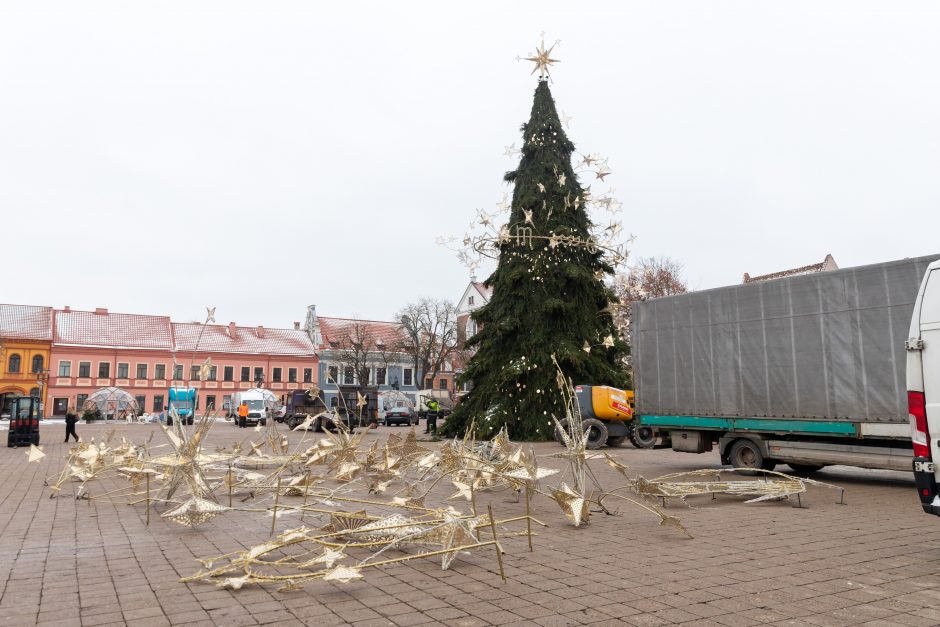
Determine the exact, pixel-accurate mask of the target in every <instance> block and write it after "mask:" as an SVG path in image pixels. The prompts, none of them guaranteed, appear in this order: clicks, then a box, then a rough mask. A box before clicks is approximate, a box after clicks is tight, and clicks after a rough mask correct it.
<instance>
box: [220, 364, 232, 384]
mask: <svg viewBox="0 0 940 627" xmlns="http://www.w3.org/2000/svg"><path fill="white" fill-rule="evenodd" d="M222 380H223V381H234V380H235V367H234V366H225V367H224V368H222Z"/></svg>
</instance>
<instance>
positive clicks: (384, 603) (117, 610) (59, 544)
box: [0, 422, 940, 625]
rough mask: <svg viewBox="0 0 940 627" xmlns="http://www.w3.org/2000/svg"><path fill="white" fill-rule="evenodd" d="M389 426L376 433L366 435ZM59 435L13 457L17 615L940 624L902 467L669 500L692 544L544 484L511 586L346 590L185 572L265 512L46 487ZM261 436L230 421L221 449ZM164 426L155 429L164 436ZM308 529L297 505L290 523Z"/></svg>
mask: <svg viewBox="0 0 940 627" xmlns="http://www.w3.org/2000/svg"><path fill="white" fill-rule="evenodd" d="M111 428H113V427H112V426H110V425H108V426H105V425H94V426H86V425H84V424H82V425H79V433H80V434H81V435H82V436H83V437H85V438H86V439H87V438H90V437H92V436H101V435H102V434H104V433H105V432H106V431H108V430H110V429H111ZM151 431H158V429H157V427H155V426H150V425H121V426H118V427H117V434H118V436H121V435H123V436H127V437H128V438H130V439H134V440H137V441H143V440H145V439H146V438H147V437H148V435H149V434H150V432H151ZM388 431H389V430H388V429H385V428H380V429H379V430H378V431H377V432H376V433H375V434H370V435H369V436H367V439H366V443H367V444H368V443H370V439H371V438H376V437H377V438H384V434H385V433H387V432H388ZM391 431H396V429H394V428H392V429H391ZM63 432H64V427H62V426H61V425H46V426H44V427H43V443H44V447H45V452H46V454H47V456H46V458H45V459H44V460H42V462H41V463H34V464H27V458H26V452H25V450H23V449H6V448H5V449H3V452H2V453H0V473H2V477H3V481H2V484H0V529H2V534H0V595H2V596H0V622H2V624H4V625H29V624H34V623H37V622H38V623H41V624H61V625H66V624H68V625H72V624H74V625H105V624H131V625H165V624H184V623H202V624H213V623H214V624H220V625H245V624H279V625H290V624H294V625H301V624H308V625H336V624H355V625H390V624H394V625H417V624H447V625H505V624H511V623H527V624H540V625H577V624H605V623H606V624H634V625H659V624H670V623H694V624H698V625H707V624H712V625H714V624H719V625H755V624H779V625H799V624H808V625H855V624H868V625H876V624H880V625H889V624H901V625H936V624H940V576H938V575H940V520H937V519H936V518H933V517H930V516H926V515H924V514H923V513H921V511H920V507H919V505H918V504H917V498H916V494H915V493H914V490H913V488H912V482H911V478H910V476H908V475H907V474H904V473H892V472H888V471H884V472H880V471H879V472H876V471H865V470H858V469H851V468H838V469H833V470H829V471H825V472H822V473H820V474H819V476H818V478H819V479H820V480H823V481H829V482H833V483H837V484H839V485H842V486H844V487H845V488H846V505H838V504H836V500H837V498H838V494H837V493H833V492H831V491H828V490H821V489H812V490H811V492H810V493H809V495H808V498H807V499H805V500H804V504H806V505H807V506H808V507H807V508H805V509H797V508H794V507H791V505H790V504H789V503H787V502H784V503H761V504H753V505H744V504H743V503H742V500H741V499H737V498H732V497H719V498H718V499H717V500H715V501H712V500H709V499H707V498H704V499H699V500H696V501H694V503H693V504H694V505H695V507H694V508H686V507H685V506H683V505H682V504H681V503H679V502H675V503H671V504H670V505H669V511H670V513H673V514H676V515H678V516H679V517H680V518H681V519H682V521H683V523H684V524H685V525H686V526H687V527H688V529H689V530H690V531H691V532H692V533H693V534H694V535H695V539H691V540H690V539H687V538H685V537H683V536H681V535H679V534H677V533H676V532H675V530H673V529H670V528H664V527H659V526H658V524H657V523H658V521H657V519H656V518H655V517H652V516H650V515H649V514H648V513H646V512H644V511H642V510H640V509H638V508H635V507H631V506H629V505H626V504H625V505H622V506H619V508H620V511H621V514H622V515H620V516H606V515H603V514H594V515H593V516H592V518H591V523H590V525H589V526H588V527H586V528H581V529H575V528H573V527H571V526H570V525H569V524H568V523H567V522H566V520H565V519H564V517H563V516H562V514H561V512H560V510H559V509H558V508H557V506H556V505H555V504H554V502H551V501H548V500H547V499H546V498H544V497H537V498H535V499H534V500H533V509H534V514H535V515H536V516H537V517H538V518H540V519H542V520H544V521H545V522H547V523H548V524H549V525H550V528H549V529H547V530H543V531H542V532H541V533H540V535H539V536H538V537H536V538H535V551H534V553H529V552H528V550H527V547H526V543H525V540H524V538H507V539H506V540H505V541H504V548H505V549H506V552H507V553H506V556H505V561H506V574H507V577H508V579H509V581H508V583H503V582H502V581H501V580H500V577H499V574H498V570H497V566H496V561H495V558H494V554H493V552H492V551H489V552H488V551H487V550H485V549H484V550H480V551H479V552H476V553H474V554H472V555H469V556H466V557H463V556H462V557H460V558H458V559H457V560H455V561H454V564H453V565H452V566H451V569H450V570H448V571H441V569H440V562H438V561H431V560H427V561H412V562H408V563H406V564H401V565H397V566H394V567H389V568H386V569H384V570H381V571H380V569H375V571H373V572H368V573H366V576H365V578H364V579H361V580H358V581H356V582H353V583H350V584H346V585H334V584H329V583H324V582H313V583H311V584H309V585H308V586H307V587H306V588H305V589H304V590H302V591H299V592H292V593H279V592H276V591H275V590H274V589H273V587H272V588H261V587H246V588H243V589H242V590H240V591H237V592H234V591H230V590H224V589H219V588H216V587H214V586H212V585H209V584H203V583H195V584H181V583H178V579H179V578H180V577H181V576H186V575H190V574H192V573H194V572H196V571H197V570H198V569H199V564H198V563H197V562H196V558H197V557H209V556H211V555H215V554H220V553H224V552H228V551H232V550H236V549H242V548H245V547H249V546H252V545H254V544H258V543H260V542H263V541H265V540H266V539H268V537H269V535H268V531H269V525H270V518H269V517H265V516H263V515H262V514H247V513H243V512H233V513H229V514H227V515H224V516H220V517H217V518H215V519H213V520H212V521H210V522H209V523H206V524H205V525H203V526H200V527H198V528H197V529H195V530H189V529H186V528H183V527H181V526H179V525H175V524H171V523H167V522H164V521H162V520H159V519H158V518H156V517H155V518H154V520H153V521H152V522H151V525H150V527H149V528H148V527H146V526H145V524H144V516H145V512H144V508H143V507H141V506H138V507H131V506H128V505H120V504H113V503H108V502H105V501H90V502H89V501H76V500H75V499H74V498H72V493H71V486H67V487H66V489H65V490H64V491H63V496H61V497H59V498H55V499H50V498H49V490H48V488H45V487H44V486H43V479H44V478H45V477H46V476H47V475H50V474H52V473H54V472H57V471H58V470H59V469H60V468H61V464H62V461H63V459H64V453H65V452H66V449H65V445H64V444H62V443H61V436H62V433H63ZM397 432H399V433H403V429H398V430H397ZM0 435H3V434H0ZM251 435H254V436H257V434H255V433H254V432H251V431H248V432H246V431H240V430H238V429H236V428H234V427H233V426H232V425H231V424H228V423H224V422H222V423H218V424H216V425H215V426H214V428H213V430H212V431H211V432H210V435H209V442H208V445H209V448H212V447H214V446H217V445H225V446H229V445H231V444H232V443H233V442H234V441H236V440H238V439H240V438H244V437H247V436H251ZM290 437H291V438H292V439H297V438H299V435H298V434H293V433H292V434H290ZM162 438H163V435H162V434H161V433H159V432H157V433H155V434H154V443H158V442H160V441H162ZM536 450H537V452H539V453H548V452H552V451H555V450H557V448H556V447H555V445H552V444H542V445H539V446H537V447H536ZM613 454H614V456H615V457H616V458H618V459H619V460H620V461H622V462H624V463H626V464H629V465H630V466H631V467H632V468H633V470H634V471H635V472H639V473H640V474H643V475H644V476H647V477H653V476H657V475H661V474H665V473H667V472H676V471H682V470H692V469H696V468H701V467H706V466H709V465H714V464H716V463H717V456H716V455H715V454H705V455H701V456H695V455H686V454H679V453H673V452H671V451H639V450H636V449H633V448H624V449H616V450H614V451H613ZM552 461H553V460H546V461H545V462H544V464H543V465H547V466H551V465H552ZM595 467H596V468H597V469H598V471H599V473H598V474H599V476H600V478H601V481H602V483H604V482H606V483H608V484H609V487H614V486H617V485H621V484H622V483H623V482H622V480H618V479H617V477H616V476H615V474H614V473H613V471H612V470H610V469H609V468H607V467H606V466H605V465H603V464H600V463H595ZM103 483H104V482H101V483H99V484H96V485H91V488H92V490H93V494H94V493H95V492H98V493H100V492H103V491H104V490H105V489H106V487H107V486H106V485H103ZM509 496H510V495H508V494H507V493H505V492H501V493H496V494H484V495H483V496H482V498H481V501H482V504H484V505H485V504H486V503H487V502H490V501H491V502H492V504H493V507H494V508H495V509H496V510H497V515H518V514H519V512H520V505H518V504H515V503H511V502H508V500H509ZM454 503H455V504H456V505H458V506H460V505H461V503H458V502H454ZM307 520H308V523H309V522H311V520H310V518H308V519H307ZM297 525H298V521H297V520H296V518H292V517H285V518H284V520H283V521H279V527H278V528H279V529H286V528H290V527H293V526H297Z"/></svg>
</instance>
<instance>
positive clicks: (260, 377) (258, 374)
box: [254, 366, 264, 385]
mask: <svg viewBox="0 0 940 627" xmlns="http://www.w3.org/2000/svg"><path fill="white" fill-rule="evenodd" d="M254 380H255V381H256V382H257V383H258V385H261V384H262V383H264V368H261V367H258V366H255V379H254Z"/></svg>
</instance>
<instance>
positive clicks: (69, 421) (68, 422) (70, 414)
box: [65, 405, 78, 442]
mask: <svg viewBox="0 0 940 627" xmlns="http://www.w3.org/2000/svg"><path fill="white" fill-rule="evenodd" d="M76 424H78V414H77V413H75V406H74V405H71V406H70V407H69V408H68V411H66V412H65V441H66V442H68V441H69V436H72V437H73V438H75V441H76V442H78V434H77V433H75V425H76Z"/></svg>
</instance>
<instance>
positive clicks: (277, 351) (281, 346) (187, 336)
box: [173, 322, 315, 356]
mask: <svg viewBox="0 0 940 627" xmlns="http://www.w3.org/2000/svg"><path fill="white" fill-rule="evenodd" d="M259 329H260V332H259ZM203 330H204V331H203ZM173 334H174V336H175V337H176V348H177V350H179V351H193V350H195V349H196V346H197V342H198V350H199V351H206V352H217V353H249V354H254V355H269V354H270V355H298V356H311V355H313V354H314V352H315V350H314V346H313V342H311V341H310V337H309V336H308V335H307V332H306V331H303V330H299V329H268V328H266V327H239V326H234V325H220V324H208V325H205V326H203V325H202V324H199V323H189V322H174V323H173ZM200 334H201V335H202V337H201V338H200Z"/></svg>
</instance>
